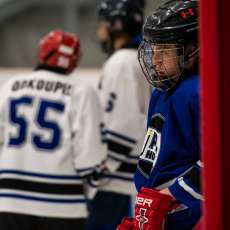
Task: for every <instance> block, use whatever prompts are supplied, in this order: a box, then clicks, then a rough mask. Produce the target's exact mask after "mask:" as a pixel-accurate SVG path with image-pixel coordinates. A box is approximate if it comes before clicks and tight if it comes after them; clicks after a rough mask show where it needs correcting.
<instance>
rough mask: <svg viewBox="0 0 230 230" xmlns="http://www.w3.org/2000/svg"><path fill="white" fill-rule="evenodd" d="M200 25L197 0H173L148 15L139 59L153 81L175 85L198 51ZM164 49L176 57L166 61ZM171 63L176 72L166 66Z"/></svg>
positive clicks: (162, 85) (161, 86) (158, 85)
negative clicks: (188, 62)
mask: <svg viewBox="0 0 230 230" xmlns="http://www.w3.org/2000/svg"><path fill="white" fill-rule="evenodd" d="M198 29H199V21H198V0H170V1H168V2H166V3H165V4H163V5H162V6H161V7H159V8H158V9H157V10H156V11H154V12H153V13H152V14H151V15H150V16H149V17H147V19H146V22H145V24H144V27H143V37H144V41H143V42H142V44H141V45H140V47H139V52H138V59H139V62H140V64H141V67H142V70H143V72H144V74H145V76H146V78H147V80H148V81H149V82H150V83H151V84H152V85H154V86H155V87H156V88H158V89H161V90H169V89H171V88H172V87H173V86H175V84H176V83H177V82H178V80H179V78H180V76H181V75H182V72H183V71H184V68H185V66H186V63H187V61H188V60H189V59H190V58H191V57H192V56H194V55H197V53H198V51H199V47H198V39H197V35H198ZM165 51H166V52H168V51H170V52H171V53H172V52H174V53H175V57H174V58H172V59H171V61H170V60H168V59H167V61H166V56H165V55H163V54H164V53H165ZM159 57H160V58H161V60H159ZM167 57H168V56H167ZM157 59H158V60H157ZM176 60H177V61H176ZM159 63H161V64H159ZM170 64H171V66H172V64H173V65H174V68H175V69H174V74H171V73H169V72H170V71H168V69H167V66H169V65H170ZM166 65H167V66H166ZM171 70H172V68H171ZM171 72H173V71H171Z"/></svg>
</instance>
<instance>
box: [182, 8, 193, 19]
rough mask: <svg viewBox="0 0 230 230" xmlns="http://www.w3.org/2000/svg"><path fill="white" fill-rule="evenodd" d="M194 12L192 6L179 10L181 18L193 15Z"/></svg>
mask: <svg viewBox="0 0 230 230" xmlns="http://www.w3.org/2000/svg"><path fill="white" fill-rule="evenodd" d="M194 14H195V13H194V11H193V9H192V8H189V9H187V10H186V11H185V10H184V11H182V12H181V16H182V18H183V19H187V18H188V17H189V16H193V15H194Z"/></svg>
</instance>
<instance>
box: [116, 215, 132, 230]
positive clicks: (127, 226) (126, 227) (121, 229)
mask: <svg viewBox="0 0 230 230" xmlns="http://www.w3.org/2000/svg"><path fill="white" fill-rule="evenodd" d="M116 230H135V229H134V219H133V218H128V217H125V218H124V219H123V220H122V222H121V224H120V225H119V226H118V227H117V229H116Z"/></svg>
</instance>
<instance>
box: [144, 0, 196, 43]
mask: <svg viewBox="0 0 230 230" xmlns="http://www.w3.org/2000/svg"><path fill="white" fill-rule="evenodd" d="M198 27H199V22H198V1H197V0H171V1H168V2H167V3H165V4H164V5H163V6H161V7H159V8H158V10H156V11H154V12H153V13H152V15H150V16H149V17H147V20H146V22H145V24H144V38H145V39H146V40H150V41H151V42H154V43H165V42H173V41H178V40H180V39H188V38H189V39H191V38H195V37H197V32H198Z"/></svg>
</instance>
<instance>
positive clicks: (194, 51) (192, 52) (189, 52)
mask: <svg viewBox="0 0 230 230" xmlns="http://www.w3.org/2000/svg"><path fill="white" fill-rule="evenodd" d="M194 48H195V49H194ZM199 51H200V47H195V46H192V47H190V48H188V50H187V51H186V54H185V56H184V63H185V65H186V64H187V63H188V61H189V60H190V58H192V57H194V56H195V55H196V54H197V53H199Z"/></svg>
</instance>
